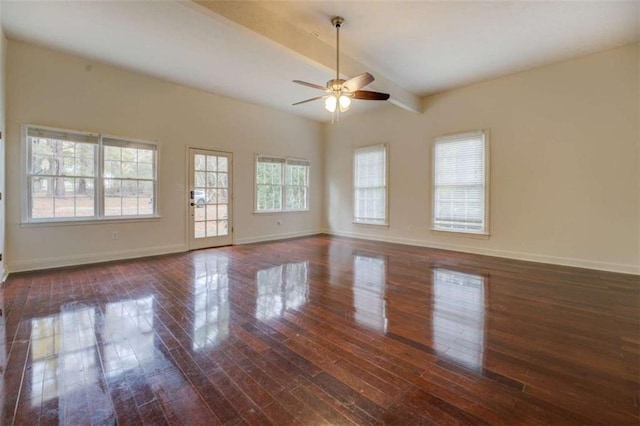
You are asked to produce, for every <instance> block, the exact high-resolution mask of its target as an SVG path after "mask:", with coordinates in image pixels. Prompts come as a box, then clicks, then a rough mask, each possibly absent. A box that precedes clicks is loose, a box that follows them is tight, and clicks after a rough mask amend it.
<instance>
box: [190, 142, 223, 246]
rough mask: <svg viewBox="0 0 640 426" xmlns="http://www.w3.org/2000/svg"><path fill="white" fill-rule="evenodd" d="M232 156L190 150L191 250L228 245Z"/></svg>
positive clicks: (201, 150)
mask: <svg viewBox="0 0 640 426" xmlns="http://www.w3.org/2000/svg"><path fill="white" fill-rule="evenodd" d="M231 176H232V173H231V154H230V153H226V152H216V151H208V150H203V149H194V148H189V200H188V201H189V206H188V209H189V248H190V249H191V250H194V249H199V248H205V247H217V246H224V245H229V244H231V243H232V242H233V240H232V235H231V233H232V229H233V228H232V226H231V218H232V216H231V197H232V195H231V194H232V192H231V188H232V187H231Z"/></svg>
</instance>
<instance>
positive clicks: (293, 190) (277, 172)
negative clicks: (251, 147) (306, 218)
mask: <svg viewBox="0 0 640 426" xmlns="http://www.w3.org/2000/svg"><path fill="white" fill-rule="evenodd" d="M308 209H309V161H307V160H299V159H292V158H282V157H268V156H264V155H258V156H257V157H256V212H260V213H263V212H281V211H301V210H308Z"/></svg>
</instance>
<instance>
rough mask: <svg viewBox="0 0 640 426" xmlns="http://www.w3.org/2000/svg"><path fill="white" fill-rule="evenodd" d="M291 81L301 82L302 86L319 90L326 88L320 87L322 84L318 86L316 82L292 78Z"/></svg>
mask: <svg viewBox="0 0 640 426" xmlns="http://www.w3.org/2000/svg"><path fill="white" fill-rule="evenodd" d="M293 82H294V83H296V84H302V85H303V86H307V87H311V88H312V89H319V90H324V91H326V90H327V88H326V87H322V86H320V85H318V84H313V83H307V82H306V81H300V80H293Z"/></svg>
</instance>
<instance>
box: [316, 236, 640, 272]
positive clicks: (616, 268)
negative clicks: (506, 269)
mask: <svg viewBox="0 0 640 426" xmlns="http://www.w3.org/2000/svg"><path fill="white" fill-rule="evenodd" d="M323 232H324V233H326V234H330V235H336V236H341V237H352V238H360V239H364V240H372V241H383V242H388V243H397V244H406V245H410V246H419V247H428V248H434V249H442V250H452V251H460V252H464V253H473V254H481V255H485V256H494V257H503V258H507V259H516V260H526V261H529V262H540V263H550V264H553V265H562V266H573V267H577V268H586V269H596V270H599V271H607V272H618V273H623V274H633V275H640V266H638V265H626V264H620V263H608V262H599V261H594V260H583V259H573V258H567V257H555V256H547V255H542V254H536V253H522V252H515V251H506V250H495V249H487V248H478V247H471V246H465V245H459V244H442V243H434V242H430V241H423V240H415V239H411V238H399V237H381V236H378V235H367V234H360V233H357V232H345V231H336V230H324V231H323Z"/></svg>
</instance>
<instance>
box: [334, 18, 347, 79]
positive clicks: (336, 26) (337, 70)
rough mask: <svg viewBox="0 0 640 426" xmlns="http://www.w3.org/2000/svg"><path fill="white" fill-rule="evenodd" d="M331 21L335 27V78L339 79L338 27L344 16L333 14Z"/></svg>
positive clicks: (342, 22)
mask: <svg viewBox="0 0 640 426" xmlns="http://www.w3.org/2000/svg"><path fill="white" fill-rule="evenodd" d="M331 23H332V24H333V26H334V27H335V28H336V80H339V79H340V27H342V24H344V18H343V17H341V16H334V17H333V18H331Z"/></svg>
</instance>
